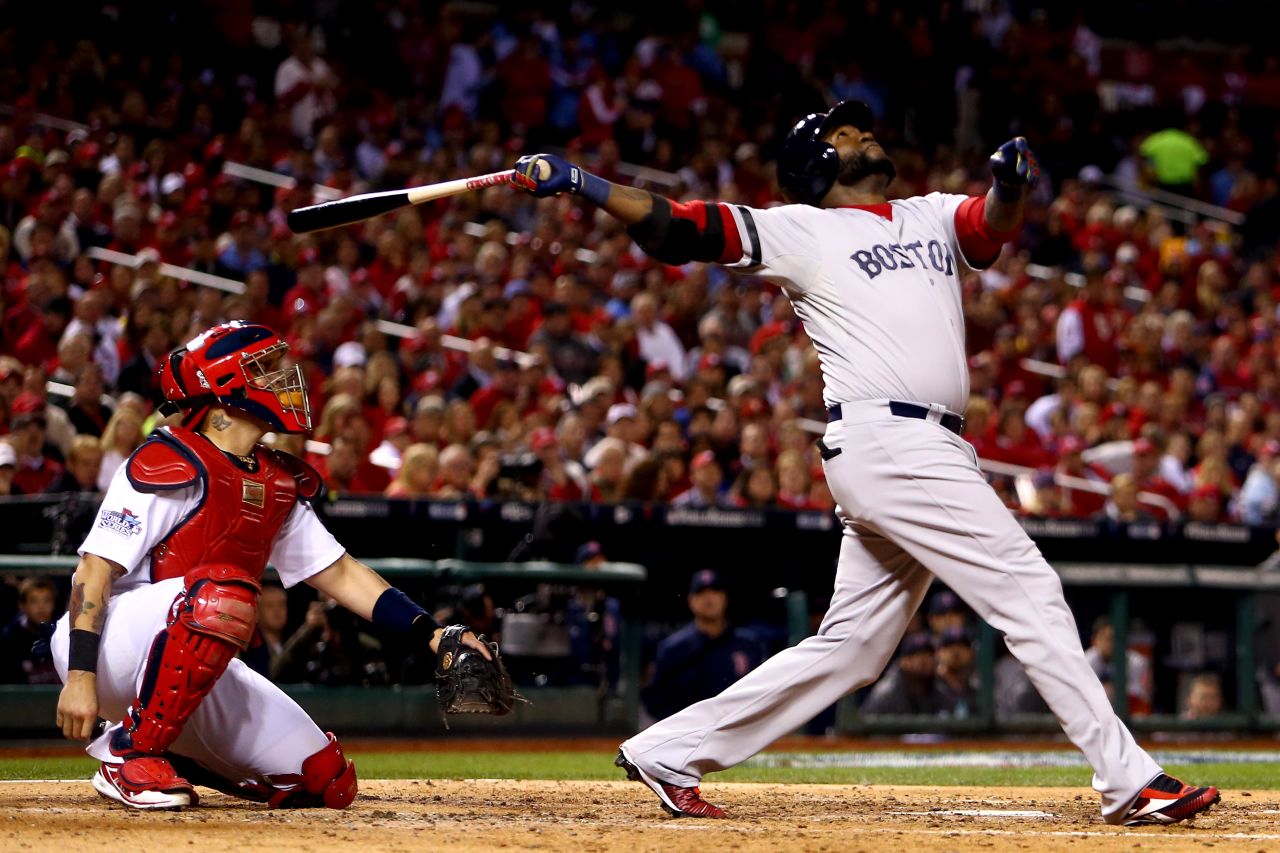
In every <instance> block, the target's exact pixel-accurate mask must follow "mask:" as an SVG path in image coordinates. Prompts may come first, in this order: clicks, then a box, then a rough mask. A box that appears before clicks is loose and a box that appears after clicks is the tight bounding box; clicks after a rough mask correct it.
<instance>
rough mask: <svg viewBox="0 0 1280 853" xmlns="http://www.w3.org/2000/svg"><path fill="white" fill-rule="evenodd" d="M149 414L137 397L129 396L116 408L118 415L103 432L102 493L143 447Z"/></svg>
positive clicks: (100, 476) (100, 479)
mask: <svg viewBox="0 0 1280 853" xmlns="http://www.w3.org/2000/svg"><path fill="white" fill-rule="evenodd" d="M145 415H146V412H145V409H144V408H143V406H142V404H141V403H140V402H139V401H138V400H137V398H136V396H130V395H128V394H126V395H125V396H124V397H122V398H121V399H120V402H119V403H117V404H116V411H115V414H113V415H112V416H111V420H109V421H107V428H106V429H105V430H103V431H102V443H101V449H102V464H101V466H100V467H99V468H98V491H100V492H105V491H106V490H107V487H109V486H110V485H111V479H112V478H113V477H114V476H115V474H116V471H117V469H119V467H120V466H121V465H123V464H124V461H125V460H126V459H128V458H129V456H130V455H131V454H132V453H133V451H135V450H137V449H138V445H140V444H142V439H143V435H142V422H143V420H144V418H145Z"/></svg>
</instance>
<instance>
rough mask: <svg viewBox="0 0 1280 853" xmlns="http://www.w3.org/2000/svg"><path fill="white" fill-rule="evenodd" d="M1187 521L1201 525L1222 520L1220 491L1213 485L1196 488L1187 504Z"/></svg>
mask: <svg viewBox="0 0 1280 853" xmlns="http://www.w3.org/2000/svg"><path fill="white" fill-rule="evenodd" d="M1187 519H1188V520H1189V521H1195V522H1199V523H1201V524H1215V523H1217V522H1219V521H1222V520H1223V515H1222V491H1221V490H1220V489H1219V488H1218V487H1217V486H1213V485H1204V486H1196V487H1195V488H1194V489H1192V490H1191V495H1190V499H1189V501H1188V504H1187Z"/></svg>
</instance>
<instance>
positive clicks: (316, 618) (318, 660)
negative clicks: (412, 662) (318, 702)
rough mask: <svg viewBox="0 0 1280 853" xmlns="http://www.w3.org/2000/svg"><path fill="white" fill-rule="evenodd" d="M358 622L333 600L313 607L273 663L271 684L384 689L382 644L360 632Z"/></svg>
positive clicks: (386, 678)
mask: <svg viewBox="0 0 1280 853" xmlns="http://www.w3.org/2000/svg"><path fill="white" fill-rule="evenodd" d="M357 620H358V617H356V616H355V615H354V614H352V613H350V612H349V611H348V610H346V609H345V608H342V607H338V606H337V603H336V602H334V601H333V600H329V601H313V602H311V604H310V606H308V608H307V616H306V618H305V619H304V620H303V622H302V625H300V626H299V627H298V630H296V631H294V632H293V635H292V636H290V637H289V639H288V640H286V641H285V643H284V646H283V647H282V648H281V650H280V653H279V655H278V656H277V657H276V658H275V660H273V661H272V662H271V680H272V681H276V682H279V683H281V684H297V683H302V682H305V683H308V684H326V685H330V686H338V685H356V686H362V687H371V686H376V685H382V684H386V683H387V682H388V680H389V679H388V677H387V666H386V663H385V662H384V661H383V658H382V644H381V643H379V642H378V640H377V639H376V638H374V637H372V636H371V635H369V634H365V633H364V632H362V631H361V630H360V625H359V623H358V621H357Z"/></svg>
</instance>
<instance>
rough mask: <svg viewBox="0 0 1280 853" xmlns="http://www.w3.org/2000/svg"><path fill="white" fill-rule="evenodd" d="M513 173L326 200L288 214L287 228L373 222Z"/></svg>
mask: <svg viewBox="0 0 1280 853" xmlns="http://www.w3.org/2000/svg"><path fill="white" fill-rule="evenodd" d="M513 174H515V170H513V169H507V170H506V171H503V172H493V173H492V174H489V175H478V176H476V177H474V178H459V179H458V180H456V181H443V182H441V183H438V184H427V185H425V186H421V187H410V188H409V189H407V190H391V191H389V192H381V193H362V194H360V195H353V196H351V197H350V198H340V199H338V200H336V201H326V202H324V203H323V204H313V205H311V206H310V207H299V208H298V209H297V210H294V211H291V212H290V213H289V215H288V216H287V217H286V218H285V221H286V222H288V224H289V228H290V229H291V230H292V231H293V233H295V234H306V233H308V232H311V231H320V230H322V229H325V228H337V227H338V226H339V225H350V224H351V223H353V222H360V221H363V220H365V219H372V218H373V217H375V216H381V215H382V214H384V213H390V212H391V211H393V210H399V209H400V208H402V207H409V206H411V205H415V204H422V203H423V202H424V201H434V200H435V199H438V198H447V197H448V196H451V195H459V194H460V193H466V192H471V191H472V190H482V189H484V188H485V187H494V186H498V185H499V184H506V183H509V182H510V180H511V176H512V175H513Z"/></svg>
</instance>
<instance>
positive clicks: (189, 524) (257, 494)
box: [125, 427, 324, 582]
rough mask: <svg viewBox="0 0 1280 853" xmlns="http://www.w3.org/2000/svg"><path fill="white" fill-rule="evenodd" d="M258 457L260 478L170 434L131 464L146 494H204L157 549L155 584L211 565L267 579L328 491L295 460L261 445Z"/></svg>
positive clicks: (202, 441) (158, 434)
mask: <svg viewBox="0 0 1280 853" xmlns="http://www.w3.org/2000/svg"><path fill="white" fill-rule="evenodd" d="M254 456H255V457H256V458H257V461H258V470H257V471H255V472H250V471H247V470H245V469H244V468H241V467H240V466H238V465H236V464H235V463H234V462H232V461H231V460H230V459H228V458H227V456H226V454H224V453H223V452H222V451H221V450H219V449H218V448H217V447H215V446H214V444H213V443H212V442H211V441H209V440H208V439H207V438H205V437H204V436H201V435H198V434H196V433H194V432H192V431H191V430H188V429H184V428H182V427H166V428H163V429H159V430H156V431H155V433H153V434H152V436H151V438H150V439H148V440H147V441H146V442H145V443H144V444H143V445H142V446H141V447H139V448H138V449H137V450H136V451H134V453H133V455H132V456H130V457H129V461H128V463H127V466H128V467H127V468H126V469H125V470H126V473H127V475H128V477H129V482H130V484H131V485H132V486H133V487H134V488H135V489H137V490H138V491H140V492H165V491H174V490H177V489H184V488H187V487H190V486H193V485H195V484H196V483H202V484H203V486H204V489H203V497H202V498H201V501H200V504H199V505H198V506H197V507H196V508H195V510H193V511H192V512H191V513H190V514H188V515H187V517H186V518H184V519H183V520H182V521H180V522H178V525H177V526H176V527H174V529H173V530H171V531H170V532H169V535H168V536H166V537H165V538H164V539H163V540H162V541H161V542H160V544H158V545H156V547H155V548H153V549H152V551H151V580H152V582H155V581H161V580H166V579H168V578H177V577H184V576H185V575H186V573H187V572H188V571H190V570H191V569H194V568H196V567H197V566H202V565H206V564H209V563H223V564H226V563H229V564H231V565H233V566H237V567H239V568H241V569H243V570H244V572H245V574H246V575H247V576H248V577H250V578H252V579H254V580H255V581H256V580H260V579H261V578H262V572H263V570H264V569H266V567H267V559H268V557H269V556H270V555H271V546H272V543H274V542H275V538H276V534H277V533H279V532H280V528H281V527H283V526H284V523H285V521H286V520H287V519H288V518H289V513H291V512H292V511H293V507H294V505H295V504H296V503H297V501H298V499H299V498H301V499H303V500H308V501H309V500H314V499H315V498H317V497H319V496H320V495H321V493H322V492H323V490H324V483H323V481H322V480H321V479H320V476H319V475H318V474H317V473H316V472H315V469H313V468H312V467H311V466H310V465H308V464H307V463H305V462H303V461H302V460H301V459H298V458H297V457H295V456H290V455H289V454H287V453H282V452H280V451H277V450H272V449H270V448H267V447H263V446H261V445H259V446H258V447H257V448H256V449H255V452H254Z"/></svg>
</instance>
